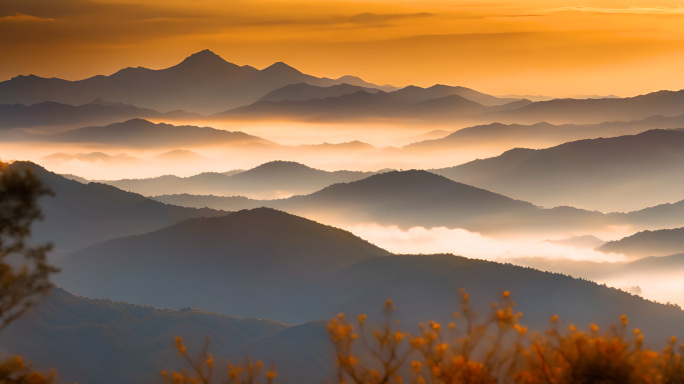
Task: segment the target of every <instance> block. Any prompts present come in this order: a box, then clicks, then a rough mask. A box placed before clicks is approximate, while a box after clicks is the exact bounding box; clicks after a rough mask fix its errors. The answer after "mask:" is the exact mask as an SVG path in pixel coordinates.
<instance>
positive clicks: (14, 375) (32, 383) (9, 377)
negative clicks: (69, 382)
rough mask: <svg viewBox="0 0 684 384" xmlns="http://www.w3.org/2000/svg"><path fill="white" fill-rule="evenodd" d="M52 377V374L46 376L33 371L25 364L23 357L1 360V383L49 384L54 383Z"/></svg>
mask: <svg viewBox="0 0 684 384" xmlns="http://www.w3.org/2000/svg"><path fill="white" fill-rule="evenodd" d="M52 376H53V375H52V374H50V375H47V376H46V375H43V374H42V373H40V372H36V371H33V370H32V369H31V367H30V365H27V364H26V363H24V360H23V359H22V358H21V356H13V357H10V358H8V359H6V360H4V361H2V360H0V383H2V384H48V383H50V382H51V381H52Z"/></svg>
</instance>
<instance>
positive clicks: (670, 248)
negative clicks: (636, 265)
mask: <svg viewBox="0 0 684 384" xmlns="http://www.w3.org/2000/svg"><path fill="white" fill-rule="evenodd" d="M597 250H599V251H601V252H615V253H622V254H625V255H627V256H630V257H632V258H643V257H647V256H668V255H674V254H677V253H684V228H675V229H661V230H657V231H642V232H639V233H635V234H634V235H631V236H628V237H625V238H623V239H620V240H615V241H609V242H607V243H606V244H604V245H602V246H600V247H598V248H597Z"/></svg>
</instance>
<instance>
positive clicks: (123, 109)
mask: <svg viewBox="0 0 684 384" xmlns="http://www.w3.org/2000/svg"><path fill="white" fill-rule="evenodd" d="M199 117H201V116H200V115H197V114H193V113H188V112H185V111H180V110H177V111H171V112H166V113H161V112H159V111H155V110H153V109H149V108H138V107H136V106H133V105H127V104H122V103H111V102H107V101H104V100H101V99H96V100H93V101H91V102H89V103H87V104H83V105H78V106H74V105H70V104H63V103H58V102H54V101H43V102H40V103H36V104H32V105H24V104H0V129H3V130H4V129H12V128H38V129H41V130H43V131H54V130H56V129H64V128H73V127H78V126H80V127H83V126H85V125H89V124H93V125H94V124H97V125H106V124H112V123H117V122H121V121H125V120H130V119H133V118H148V119H149V118H155V119H172V120H183V119H190V118H199Z"/></svg>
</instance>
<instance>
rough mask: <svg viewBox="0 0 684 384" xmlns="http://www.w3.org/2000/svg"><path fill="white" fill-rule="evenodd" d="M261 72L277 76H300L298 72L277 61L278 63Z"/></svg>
mask: <svg viewBox="0 0 684 384" xmlns="http://www.w3.org/2000/svg"><path fill="white" fill-rule="evenodd" d="M261 72H264V73H278V74H297V75H301V74H302V73H301V72H300V71H299V70H297V69H295V68H293V67H291V66H289V65H287V64H285V63H283V62H282V61H278V62H275V63H273V64H271V65H270V66H268V67H266V68H264V69H262V70H261Z"/></svg>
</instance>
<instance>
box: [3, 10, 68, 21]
mask: <svg viewBox="0 0 684 384" xmlns="http://www.w3.org/2000/svg"><path fill="white" fill-rule="evenodd" d="M50 21H55V19H53V18H51V17H38V16H32V15H27V14H25V13H21V12H17V13H15V14H14V15H9V16H2V17H0V23H26V22H30V23H35V22H50Z"/></svg>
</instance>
